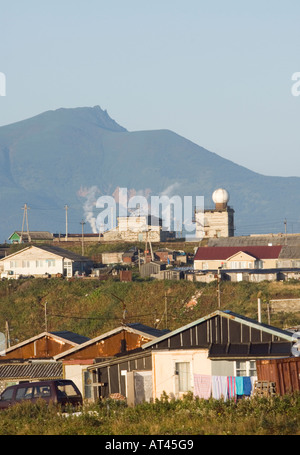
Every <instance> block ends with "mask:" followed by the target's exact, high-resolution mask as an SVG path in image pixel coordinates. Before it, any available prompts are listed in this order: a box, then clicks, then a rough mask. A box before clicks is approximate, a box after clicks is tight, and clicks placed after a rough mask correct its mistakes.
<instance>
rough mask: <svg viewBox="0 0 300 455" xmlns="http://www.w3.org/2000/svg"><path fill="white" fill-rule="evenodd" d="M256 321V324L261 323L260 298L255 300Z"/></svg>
mask: <svg viewBox="0 0 300 455" xmlns="http://www.w3.org/2000/svg"><path fill="white" fill-rule="evenodd" d="M257 316H258V317H257V319H258V322H261V300H260V298H258V299H257Z"/></svg>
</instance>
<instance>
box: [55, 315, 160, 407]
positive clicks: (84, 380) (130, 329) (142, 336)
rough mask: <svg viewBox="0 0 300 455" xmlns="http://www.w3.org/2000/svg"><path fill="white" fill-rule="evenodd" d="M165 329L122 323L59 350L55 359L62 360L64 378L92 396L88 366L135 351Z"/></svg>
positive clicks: (89, 397)
mask: <svg viewBox="0 0 300 455" xmlns="http://www.w3.org/2000/svg"><path fill="white" fill-rule="evenodd" d="M166 332H167V331H166V330H158V329H155V328H152V327H148V326H146V325H143V324H140V323H132V324H127V325H122V326H120V327H117V328H115V329H113V330H110V331H108V332H106V333H104V334H101V335H99V336H97V337H95V338H92V339H91V340H88V341H87V342H85V343H82V344H81V345H80V346H75V347H72V348H70V349H69V350H66V351H64V352H62V353H58V354H57V355H55V356H54V359H55V360H56V361H60V362H62V363H63V367H64V377H65V378H66V379H72V380H73V381H74V382H75V383H76V385H77V387H78V388H79V389H80V390H81V392H82V394H83V396H84V398H86V399H91V398H93V397H94V395H93V388H92V387H91V385H92V381H91V374H90V372H89V371H88V369H87V368H88V366H90V365H92V364H93V363H95V361H99V360H100V359H101V360H104V359H111V358H113V357H115V356H119V355H122V354H125V353H128V352H131V351H134V350H136V349H138V348H140V347H141V346H142V345H143V344H145V343H147V342H149V341H152V340H154V339H155V338H158V337H160V336H161V335H163V334H165V333H166ZM95 359H96V360H95Z"/></svg>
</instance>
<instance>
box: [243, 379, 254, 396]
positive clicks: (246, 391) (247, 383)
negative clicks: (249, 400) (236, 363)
mask: <svg viewBox="0 0 300 455" xmlns="http://www.w3.org/2000/svg"><path fill="white" fill-rule="evenodd" d="M243 383H244V384H243V386H244V395H247V396H250V395H251V390H252V383H251V378H250V377H249V376H244V377H243Z"/></svg>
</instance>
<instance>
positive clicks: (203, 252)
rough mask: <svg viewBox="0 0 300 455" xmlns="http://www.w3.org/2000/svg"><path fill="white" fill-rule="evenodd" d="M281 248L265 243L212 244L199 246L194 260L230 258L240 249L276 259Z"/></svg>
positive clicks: (265, 257) (247, 252)
mask: <svg viewBox="0 0 300 455" xmlns="http://www.w3.org/2000/svg"><path fill="white" fill-rule="evenodd" d="M281 249H282V246H281V245H276V246H266V245H262V246H260V245H255V246H254V245H250V246H245V247H242V246H220V247H219V246H212V247H205V246H204V247H199V248H198V250H197V252H196V254H195V257H194V261H203V260H204V261H207V260H212V261H214V260H223V261H225V260H226V259H228V258H230V257H231V256H233V255H234V254H237V253H239V252H240V251H241V252H243V253H246V254H250V255H251V256H254V257H256V258H257V259H277V258H278V256H279V253H280V251H281Z"/></svg>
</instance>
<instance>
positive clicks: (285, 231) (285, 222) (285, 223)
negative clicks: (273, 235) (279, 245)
mask: <svg viewBox="0 0 300 455" xmlns="http://www.w3.org/2000/svg"><path fill="white" fill-rule="evenodd" d="M286 225H287V221H286V218H285V220H284V235H285V244H287V235H286V234H287V229H286Z"/></svg>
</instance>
